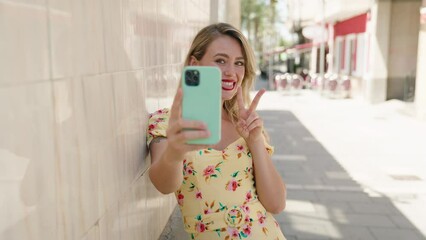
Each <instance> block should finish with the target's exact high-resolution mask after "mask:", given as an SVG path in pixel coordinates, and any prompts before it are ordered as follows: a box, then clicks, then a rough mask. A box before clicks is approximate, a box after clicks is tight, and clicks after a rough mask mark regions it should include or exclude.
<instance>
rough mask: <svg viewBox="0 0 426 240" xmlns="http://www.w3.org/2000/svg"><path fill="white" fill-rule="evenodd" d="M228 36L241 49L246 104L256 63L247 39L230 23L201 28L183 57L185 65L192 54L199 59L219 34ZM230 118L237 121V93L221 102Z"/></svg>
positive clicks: (243, 90)
mask: <svg viewBox="0 0 426 240" xmlns="http://www.w3.org/2000/svg"><path fill="white" fill-rule="evenodd" d="M224 35H226V36H230V37H232V38H234V39H235V40H237V41H238V42H239V43H240V46H241V50H242V52H243V57H244V62H245V64H244V65H245V70H244V78H243V79H242V83H241V88H242V93H243V102H244V105H245V106H247V105H248V104H249V103H250V90H251V89H252V86H253V83H254V80H255V76H256V63H255V57H254V52H253V49H252V48H251V47H250V45H249V43H248V41H247V39H246V38H245V37H244V35H243V34H242V33H241V32H240V30H238V29H236V28H235V27H233V26H232V25H230V24H227V23H215V24H211V25H209V26H207V27H204V28H203V29H201V30H200V31H199V32H198V34H197V35H196V36H195V38H194V40H193V41H192V44H191V47H190V49H189V52H188V55H187V56H186V59H185V63H184V65H185V66H188V65H189V64H190V61H191V57H192V56H194V57H195V58H196V59H197V60H201V59H202V58H203V56H204V54H205V53H206V51H207V48H208V47H209V45H210V44H211V43H212V42H213V41H214V40H216V39H217V38H218V37H220V36H224ZM223 108H224V109H225V111H226V113H227V114H228V116H230V120H231V121H232V122H233V123H235V122H237V121H238V115H237V113H238V104H237V94H235V96H234V97H233V98H232V99H230V100H225V101H224V103H223Z"/></svg>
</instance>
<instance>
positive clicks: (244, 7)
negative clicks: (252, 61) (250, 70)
mask: <svg viewBox="0 0 426 240" xmlns="http://www.w3.org/2000/svg"><path fill="white" fill-rule="evenodd" d="M276 5H277V0H241V28H242V29H243V31H244V32H246V33H247V38H248V40H249V42H250V44H251V45H252V46H253V48H254V51H255V53H256V55H257V57H258V61H259V63H260V64H262V63H263V52H268V51H271V50H272V48H274V47H279V46H280V45H281V44H285V43H286V42H285V41H284V40H282V38H281V37H280V36H278V31H277V28H276V25H277V22H278V21H279V19H278V18H279V17H277V16H279V14H278V12H277V6H276ZM271 39H272V40H274V41H272V40H271ZM271 42H273V44H274V46H271Z"/></svg>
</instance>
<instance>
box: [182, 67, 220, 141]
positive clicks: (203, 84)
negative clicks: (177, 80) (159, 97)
mask: <svg viewBox="0 0 426 240" xmlns="http://www.w3.org/2000/svg"><path fill="white" fill-rule="evenodd" d="M187 69H197V70H198V71H199V73H200V84H199V85H198V86H188V85H186V84H185V72H186V70H187ZM221 78H222V77H221V73H220V70H219V68H217V67H205V66H192V67H191V66H187V67H185V68H184V71H183V73H182V90H183V103H182V117H183V118H184V119H186V120H199V121H202V122H204V123H206V124H207V126H208V129H209V131H210V136H209V138H203V139H195V140H190V141H188V143H189V144H216V143H218V142H219V141H220V136H221V105H222V79H221Z"/></svg>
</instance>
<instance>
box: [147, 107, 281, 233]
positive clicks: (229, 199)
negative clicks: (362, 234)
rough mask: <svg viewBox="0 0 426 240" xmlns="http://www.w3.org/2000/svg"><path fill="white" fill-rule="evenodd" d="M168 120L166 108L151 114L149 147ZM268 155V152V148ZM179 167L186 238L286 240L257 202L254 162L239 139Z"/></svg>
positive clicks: (194, 154)
mask: <svg viewBox="0 0 426 240" xmlns="http://www.w3.org/2000/svg"><path fill="white" fill-rule="evenodd" d="M168 119H169V110H168V109H161V110H158V111H157V112H155V113H153V114H151V115H150V118H149V122H148V130H147V143H148V145H149V143H150V142H151V141H152V139H153V138H155V137H166V129H167V124H168ZM267 150H268V152H269V153H270V154H272V153H273V147H271V146H269V145H267ZM182 163H183V172H182V174H183V182H182V185H181V186H180V188H179V189H178V190H177V191H176V192H175V195H176V199H177V202H178V204H179V207H180V209H181V211H182V217H183V222H184V227H185V230H186V231H187V232H188V233H189V234H190V236H191V239H200V240H215V239H224V240H234V239H256V240H267V239H273V240H275V239H279V240H283V239H284V240H285V237H284V235H283V233H282V232H281V230H280V227H279V225H278V223H277V221H276V220H275V218H274V217H273V216H272V215H271V214H270V213H269V212H267V211H266V210H265V208H264V207H263V205H262V204H261V202H260V201H259V200H258V197H257V193H256V188H255V182H254V176H253V161H252V157H251V154H250V151H249V149H248V148H247V144H246V142H245V140H244V139H243V138H239V139H238V140H236V141H235V142H233V143H231V144H230V145H229V146H228V147H227V148H225V149H224V150H215V149H211V148H209V149H203V150H199V151H192V152H188V153H187V154H186V155H185V159H183V162H182Z"/></svg>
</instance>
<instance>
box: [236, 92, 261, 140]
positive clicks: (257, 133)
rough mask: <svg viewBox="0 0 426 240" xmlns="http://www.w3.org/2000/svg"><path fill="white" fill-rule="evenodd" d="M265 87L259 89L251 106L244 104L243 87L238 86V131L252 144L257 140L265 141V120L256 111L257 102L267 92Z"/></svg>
mask: <svg viewBox="0 0 426 240" xmlns="http://www.w3.org/2000/svg"><path fill="white" fill-rule="evenodd" d="M265 91H266V90H265V89H261V90H259V92H257V94H256V96H255V97H254V99H253V101H252V102H251V104H250V106H249V108H246V107H245V106H244V101H243V94H242V89H241V87H238V92H237V102H238V109H239V110H238V118H239V121H238V122H237V131H238V133H239V134H240V135H241V136H242V137H243V138H244V139H245V140H246V142H247V143H248V144H249V145H250V144H251V143H255V142H257V141H260V140H261V141H263V134H262V129H263V120H262V119H261V118H260V117H259V115H258V114H257V113H256V108H257V104H258V103H259V100H260V98H261V97H262V95H263V94H264V93H265Z"/></svg>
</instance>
